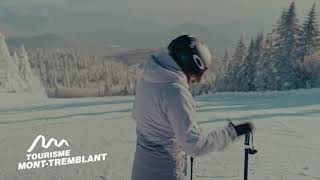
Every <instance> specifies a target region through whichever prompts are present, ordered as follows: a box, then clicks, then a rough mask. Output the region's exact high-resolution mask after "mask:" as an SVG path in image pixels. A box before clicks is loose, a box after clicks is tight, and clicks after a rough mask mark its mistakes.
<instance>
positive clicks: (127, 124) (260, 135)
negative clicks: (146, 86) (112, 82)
mask: <svg viewBox="0 0 320 180" xmlns="http://www.w3.org/2000/svg"><path fill="white" fill-rule="evenodd" d="M132 101H133V97H105V98H82V99H46V98H41V97H31V96H30V95H24V94H0V153H1V154H0V179H1V180H73V179H74V180H128V179H130V175H131V166H132V160H133V155H134V148H135V124H134V122H133V120H132V119H131V108H132ZM196 102H197V112H198V114H197V116H198V120H199V123H200V126H201V127H202V128H205V129H214V128H218V127H221V126H223V125H224V124H225V119H227V118H232V119H234V120H235V122H239V121H253V122H255V125H256V131H255V135H254V145H255V148H256V149H258V151H259V153H258V154H257V155H255V156H252V157H250V160H249V179H255V180H278V179H279V180H281V179H284V180H287V179H290V180H302V179H303V180H314V179H320V156H319V152H320V141H319V139H318V138H319V135H320V132H319V127H320V89H311V90H297V91H290V92H265V93H262V92H257V93H217V94H215V95H207V96H199V97H197V98H196ZM38 135H43V136H45V137H47V138H55V139H65V140H67V141H68V143H69V145H70V146H69V147H62V149H66V148H67V149H70V151H71V154H72V155H87V154H95V153H105V152H106V153H108V156H107V158H106V160H105V161H102V162H94V163H85V164H76V165H65V166H57V167H44V168H39V169H29V170H20V171H18V169H17V167H18V163H19V162H22V161H25V160H26V153H27V149H28V148H29V147H30V145H31V143H32V142H33V140H34V139H35V138H36V137H37V136H38ZM58 149H61V148H58V147H49V148H48V149H46V150H44V149H43V148H41V147H36V148H35V149H34V151H35V152H43V151H53V150H58ZM243 158H244V147H243V138H242V139H238V140H237V141H236V142H235V143H233V144H232V145H230V146H228V148H227V149H225V150H224V151H222V152H213V153H210V154H208V155H205V156H201V157H197V158H195V167H194V168H195V169H194V179H196V180H213V179H214V180H216V179H223V180H239V179H243V178H242V177H243Z"/></svg>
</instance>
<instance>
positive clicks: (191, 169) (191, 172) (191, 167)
mask: <svg viewBox="0 0 320 180" xmlns="http://www.w3.org/2000/svg"><path fill="white" fill-rule="evenodd" d="M192 176H193V157H190V179H191V180H192Z"/></svg>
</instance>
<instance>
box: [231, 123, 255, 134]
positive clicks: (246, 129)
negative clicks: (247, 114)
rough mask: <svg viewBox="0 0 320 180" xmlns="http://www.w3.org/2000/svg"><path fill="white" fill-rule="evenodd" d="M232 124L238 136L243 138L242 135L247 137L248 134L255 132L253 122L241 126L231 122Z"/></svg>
mask: <svg viewBox="0 0 320 180" xmlns="http://www.w3.org/2000/svg"><path fill="white" fill-rule="evenodd" d="M230 124H231V125H232V126H233V127H234V129H235V130H236V132H237V136H242V135H245V134H248V133H252V131H253V130H254V125H253V123H251V122H246V123H243V124H239V125H234V124H233V123H232V122H230Z"/></svg>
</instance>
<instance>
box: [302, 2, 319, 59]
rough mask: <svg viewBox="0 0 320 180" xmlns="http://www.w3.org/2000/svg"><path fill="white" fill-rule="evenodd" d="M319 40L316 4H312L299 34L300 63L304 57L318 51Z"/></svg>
mask: <svg viewBox="0 0 320 180" xmlns="http://www.w3.org/2000/svg"><path fill="white" fill-rule="evenodd" d="M319 40H320V32H319V24H318V21H317V12H316V3H314V4H313V5H312V8H311V10H310V12H309V14H308V17H307V19H306V21H305V22H304V23H303V25H302V31H301V32H300V34H299V59H300V60H301V61H303V59H304V58H305V57H306V56H309V55H311V54H313V53H315V52H316V51H317V50H319V46H320V41H319Z"/></svg>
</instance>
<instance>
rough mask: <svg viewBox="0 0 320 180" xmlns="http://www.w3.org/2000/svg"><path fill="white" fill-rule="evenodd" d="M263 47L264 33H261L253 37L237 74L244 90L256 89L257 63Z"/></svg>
mask: <svg viewBox="0 0 320 180" xmlns="http://www.w3.org/2000/svg"><path fill="white" fill-rule="evenodd" d="M262 48H263V33H259V34H258V35H257V37H256V39H252V40H251V42H250V46H249V49H248V52H247V56H246V58H245V60H244V63H243V64H242V66H241V68H240V71H239V73H238V75H237V78H238V81H239V82H241V84H242V88H241V90H242V91H255V90H256V88H255V82H254V79H255V75H256V69H257V63H258V62H259V61H260V59H261V55H262Z"/></svg>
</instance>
